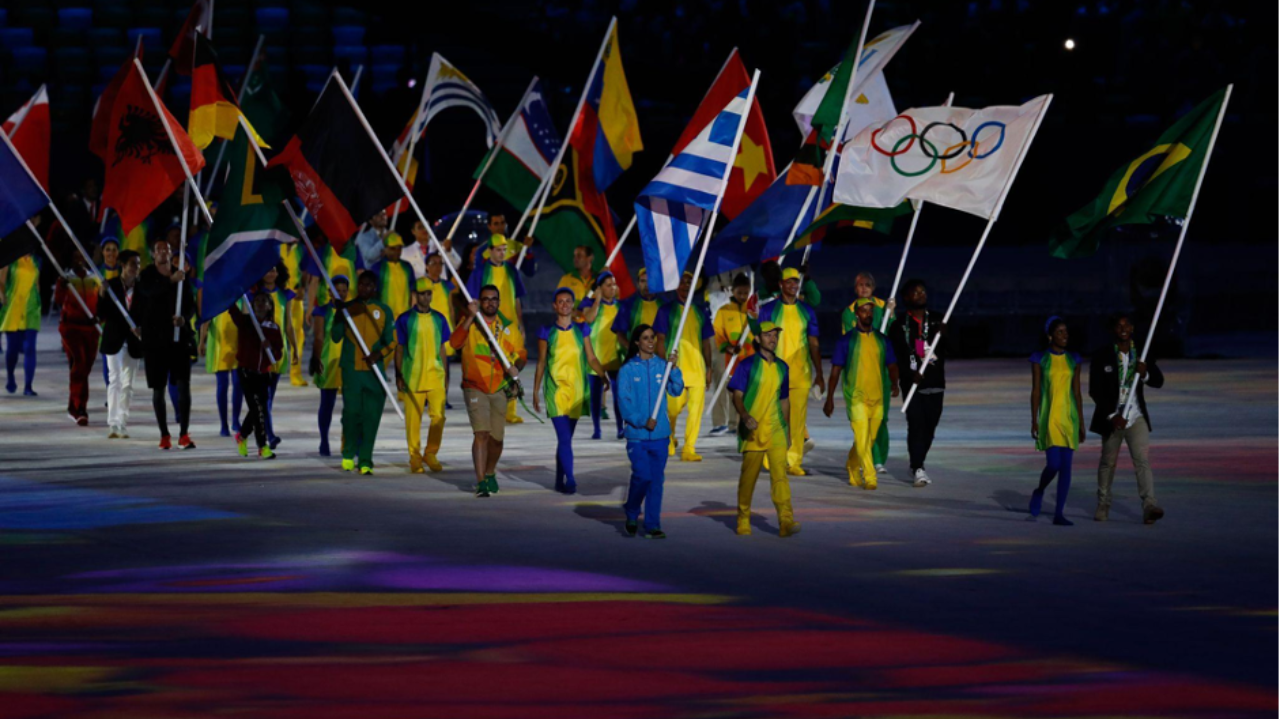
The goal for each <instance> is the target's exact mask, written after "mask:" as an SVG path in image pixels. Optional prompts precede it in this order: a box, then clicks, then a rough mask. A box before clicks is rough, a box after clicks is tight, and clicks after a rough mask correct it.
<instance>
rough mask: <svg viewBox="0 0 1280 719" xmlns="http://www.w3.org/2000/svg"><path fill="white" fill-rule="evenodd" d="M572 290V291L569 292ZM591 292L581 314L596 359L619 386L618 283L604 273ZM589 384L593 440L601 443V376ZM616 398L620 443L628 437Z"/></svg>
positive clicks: (615, 415)
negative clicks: (615, 327)
mask: <svg viewBox="0 0 1280 719" xmlns="http://www.w3.org/2000/svg"><path fill="white" fill-rule="evenodd" d="M570 289H572V288H570ZM591 289H592V291H593V292H595V295H594V296H593V297H592V298H590V299H584V300H582V302H581V304H579V305H578V310H579V311H580V312H582V320H583V322H585V323H586V324H588V325H590V326H591V348H592V349H593V350H595V353H596V359H598V360H600V364H601V365H602V366H603V367H604V371H605V373H606V374H607V375H608V376H609V382H610V384H612V385H614V386H615V387H616V386H617V384H618V370H619V369H621V368H622V347H621V346H619V344H618V335H616V334H614V333H613V331H612V329H611V328H612V327H613V323H614V321H615V320H617V318H618V280H617V279H616V278H614V276H613V273H612V272H610V271H608V270H605V271H604V272H601V273H600V276H598V277H596V281H595V283H594V284H592V286H591ZM588 380H589V381H590V384H591V426H592V428H593V431H592V433H591V439H600V415H601V410H602V409H603V407H604V389H603V383H602V382H601V381H600V380H601V377H600V375H598V374H596V373H595V371H594V370H593V371H592V373H591V375H590V377H588ZM611 394H612V395H613V414H614V417H616V418H617V421H618V433H617V436H618V439H623V437H624V436H625V435H624V434H623V430H622V415H621V414H620V413H619V412H618V393H617V392H616V391H614V392H612V393H611Z"/></svg>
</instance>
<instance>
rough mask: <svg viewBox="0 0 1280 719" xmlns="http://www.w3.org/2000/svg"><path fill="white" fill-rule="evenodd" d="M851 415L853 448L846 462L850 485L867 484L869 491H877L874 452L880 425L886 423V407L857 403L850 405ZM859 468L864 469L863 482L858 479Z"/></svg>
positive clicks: (850, 425)
mask: <svg viewBox="0 0 1280 719" xmlns="http://www.w3.org/2000/svg"><path fill="white" fill-rule="evenodd" d="M849 415H850V416H849V427H850V428H851V429H853V446H852V447H850V448H849V459H848V461H846V462H845V469H847V470H849V484H853V485H862V483H863V482H866V486H867V489H875V487H876V465H875V459H874V458H873V457H872V450H873V449H874V447H875V444H876V435H877V434H879V432H880V424H881V423H882V422H883V421H884V405H883V404H880V403H876V404H866V403H865V402H856V401H855V402H853V403H851V404H850V405H849ZM859 467H861V468H862V480H861V481H860V480H859V479H858V468H859Z"/></svg>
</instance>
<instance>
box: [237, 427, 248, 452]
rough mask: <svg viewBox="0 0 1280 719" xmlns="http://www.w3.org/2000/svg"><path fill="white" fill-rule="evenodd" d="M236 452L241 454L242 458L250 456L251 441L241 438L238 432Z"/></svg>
mask: <svg viewBox="0 0 1280 719" xmlns="http://www.w3.org/2000/svg"><path fill="white" fill-rule="evenodd" d="M236 451H237V452H239V453H240V456H241V457H248V456H249V440H248V438H246V437H241V436H240V433H239V432H236Z"/></svg>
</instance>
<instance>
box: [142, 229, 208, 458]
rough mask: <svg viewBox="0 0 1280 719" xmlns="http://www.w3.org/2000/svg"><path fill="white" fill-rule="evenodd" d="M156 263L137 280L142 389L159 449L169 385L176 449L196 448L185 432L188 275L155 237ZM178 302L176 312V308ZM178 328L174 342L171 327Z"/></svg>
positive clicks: (165, 435) (166, 438)
mask: <svg viewBox="0 0 1280 719" xmlns="http://www.w3.org/2000/svg"><path fill="white" fill-rule="evenodd" d="M151 256H152V257H153V258H155V264H152V265H150V266H148V267H147V268H146V269H144V270H143V271H142V273H141V274H140V275H139V276H138V293H139V294H140V295H141V297H142V301H143V315H142V322H141V324H140V326H141V327H142V349H143V362H144V364H145V366H146V371H147V387H148V388H149V389H150V390H151V407H152V409H154V410H155V414H156V425H157V426H158V427H159V429H160V449H165V450H167V449H170V448H171V447H172V446H173V444H172V441H171V440H170V435H169V424H168V419H167V410H166V408H165V391H166V390H167V389H168V386H169V384H170V383H172V384H173V385H174V386H175V387H176V388H177V393H178V405H177V408H176V410H175V413H176V414H177V419H178V426H179V434H178V446H179V447H181V448H182V449H195V446H196V445H195V443H194V442H192V441H191V436H190V435H189V434H188V433H187V427H188V426H189V425H190V422H191V356H192V354H193V353H194V352H195V350H196V346H195V341H194V339H195V333H194V331H193V330H192V328H191V318H192V317H195V314H196V303H195V297H194V294H193V292H192V289H191V284H190V283H185V282H183V280H184V279H186V276H187V273H186V272H185V271H183V270H180V269H178V268H177V266H175V265H174V263H173V255H172V251H171V250H170V248H169V243H168V242H166V241H165V239H164V238H163V237H158V238H156V240H155V242H154V243H153V244H152V246H151ZM180 296H181V297H182V300H181V308H182V309H181V314H175V309H174V308H175V307H178V306H179V299H178V298H179V297H180ZM175 327H177V328H178V330H179V331H178V339H177V341H175V340H174V338H173V335H174V333H173V329H174V328H175Z"/></svg>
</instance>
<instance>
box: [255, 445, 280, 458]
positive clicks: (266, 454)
mask: <svg viewBox="0 0 1280 719" xmlns="http://www.w3.org/2000/svg"><path fill="white" fill-rule="evenodd" d="M258 456H259V457H261V458H262V459H275V458H276V453H275V452H272V451H271V448H270V447H263V448H261V449H259V450H258Z"/></svg>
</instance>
